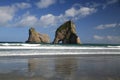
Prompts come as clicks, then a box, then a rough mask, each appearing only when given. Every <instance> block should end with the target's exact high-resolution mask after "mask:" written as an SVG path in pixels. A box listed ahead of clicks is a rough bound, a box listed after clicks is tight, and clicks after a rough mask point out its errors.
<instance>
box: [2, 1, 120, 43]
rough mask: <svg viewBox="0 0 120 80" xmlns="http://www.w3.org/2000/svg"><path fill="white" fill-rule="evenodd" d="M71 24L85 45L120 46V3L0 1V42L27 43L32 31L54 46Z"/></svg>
mask: <svg viewBox="0 0 120 80" xmlns="http://www.w3.org/2000/svg"><path fill="white" fill-rule="evenodd" d="M68 20H72V21H73V22H74V23H75V25H76V31H77V35H78V36H79V37H80V40H81V42H82V43H100V44H102V43H104V44H120V0H0V42H1V41H3V42H5V41H7V42H25V41H26V40H27V39H28V30H29V28H31V27H34V28H35V29H36V31H37V32H39V33H44V34H48V35H49V37H50V41H51V42H52V41H53V40H54V37H55V31H56V29H57V28H58V27H59V26H60V25H62V24H63V23H65V22H66V21H68Z"/></svg>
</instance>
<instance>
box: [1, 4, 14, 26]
mask: <svg viewBox="0 0 120 80" xmlns="http://www.w3.org/2000/svg"><path fill="white" fill-rule="evenodd" d="M15 12H16V9H15V8H14V7H11V6H0V24H6V23H7V22H8V21H11V20H12V19H13V17H14V14H15Z"/></svg>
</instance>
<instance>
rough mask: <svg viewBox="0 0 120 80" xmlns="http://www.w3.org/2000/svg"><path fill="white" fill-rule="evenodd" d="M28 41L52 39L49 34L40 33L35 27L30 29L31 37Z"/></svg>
mask: <svg viewBox="0 0 120 80" xmlns="http://www.w3.org/2000/svg"><path fill="white" fill-rule="evenodd" d="M26 42H27V43H49V42H50V39H49V36H48V35H47V34H40V33H38V32H36V31H35V29H34V28H30V29H29V38H28V40H27V41H26Z"/></svg>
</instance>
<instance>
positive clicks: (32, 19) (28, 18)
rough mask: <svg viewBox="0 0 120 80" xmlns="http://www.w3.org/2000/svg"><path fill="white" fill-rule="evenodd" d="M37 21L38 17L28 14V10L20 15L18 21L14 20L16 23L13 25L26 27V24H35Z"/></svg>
mask: <svg viewBox="0 0 120 80" xmlns="http://www.w3.org/2000/svg"><path fill="white" fill-rule="evenodd" d="M37 23H38V19H37V17H36V16H34V15H30V13H29V12H26V13H25V14H24V15H23V16H22V17H20V19H18V21H17V22H16V24H15V25H14V26H22V27H26V26H30V27H31V26H32V27H34V26H36V25H37Z"/></svg>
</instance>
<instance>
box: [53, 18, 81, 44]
mask: <svg viewBox="0 0 120 80" xmlns="http://www.w3.org/2000/svg"><path fill="white" fill-rule="evenodd" d="M60 42H62V44H80V38H79V37H78V35H77V32H76V27H75V24H74V23H73V22H72V21H71V20H70V21H67V22H65V23H64V24H62V25H61V26H60V27H59V28H58V29H57V30H56V33H55V38H54V41H53V43H54V44H57V43H60Z"/></svg>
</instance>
